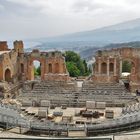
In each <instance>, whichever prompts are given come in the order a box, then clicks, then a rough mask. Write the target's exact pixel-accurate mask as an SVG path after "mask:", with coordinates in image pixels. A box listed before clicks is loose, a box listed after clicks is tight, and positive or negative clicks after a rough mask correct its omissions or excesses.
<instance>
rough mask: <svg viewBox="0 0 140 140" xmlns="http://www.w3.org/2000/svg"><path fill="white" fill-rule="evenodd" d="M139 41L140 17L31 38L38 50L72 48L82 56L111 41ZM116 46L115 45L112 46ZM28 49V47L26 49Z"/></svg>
mask: <svg viewBox="0 0 140 140" xmlns="http://www.w3.org/2000/svg"><path fill="white" fill-rule="evenodd" d="M134 41H140V19H136V20H131V21H127V22H123V23H119V24H116V25H112V26H108V27H103V28H100V29H96V30H91V31H84V32H78V33H72V34H67V35H63V36H58V37H51V38H41V39H36V40H32V41H31V42H36V44H37V45H35V46H33V48H38V49H40V50H47V51H48V50H61V51H65V50H74V51H76V52H79V53H81V52H82V56H84V55H85V56H87V57H88V56H89V55H88V54H86V52H88V53H92V51H91V50H93V49H92V48H94V51H95V50H97V49H98V48H99V47H100V48H101V47H103V46H105V45H108V44H111V46H112V43H123V42H134ZM113 47H116V46H113ZM28 50H30V48H29V49H28Z"/></svg>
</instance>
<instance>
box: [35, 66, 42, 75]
mask: <svg viewBox="0 0 140 140" xmlns="http://www.w3.org/2000/svg"><path fill="white" fill-rule="evenodd" d="M34 75H36V76H39V75H41V70H40V66H39V67H37V68H36V67H34Z"/></svg>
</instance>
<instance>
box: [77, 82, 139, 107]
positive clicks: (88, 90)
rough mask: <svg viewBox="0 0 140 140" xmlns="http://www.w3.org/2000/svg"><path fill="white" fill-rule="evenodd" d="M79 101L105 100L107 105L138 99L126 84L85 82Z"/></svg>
mask: <svg viewBox="0 0 140 140" xmlns="http://www.w3.org/2000/svg"><path fill="white" fill-rule="evenodd" d="M78 99H79V102H83V103H85V102H86V101H87V100H94V101H105V102H107V106H112V105H116V106H117V105H119V106H120V105H122V104H125V103H128V102H130V101H134V100H135V99H136V97H135V96H132V95H131V93H129V92H128V91H127V90H126V89H125V87H124V85H120V84H119V83H108V84H106V83H100V84H99V83H98V84H95V83H93V82H84V83H83V86H82V91H81V94H79V98H78Z"/></svg>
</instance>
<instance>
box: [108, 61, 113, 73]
mask: <svg viewBox="0 0 140 140" xmlns="http://www.w3.org/2000/svg"><path fill="white" fill-rule="evenodd" d="M109 72H110V73H113V72H114V63H112V62H111V63H109Z"/></svg>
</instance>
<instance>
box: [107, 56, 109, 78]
mask: <svg viewBox="0 0 140 140" xmlns="http://www.w3.org/2000/svg"><path fill="white" fill-rule="evenodd" d="M107 76H109V58H107Z"/></svg>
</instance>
